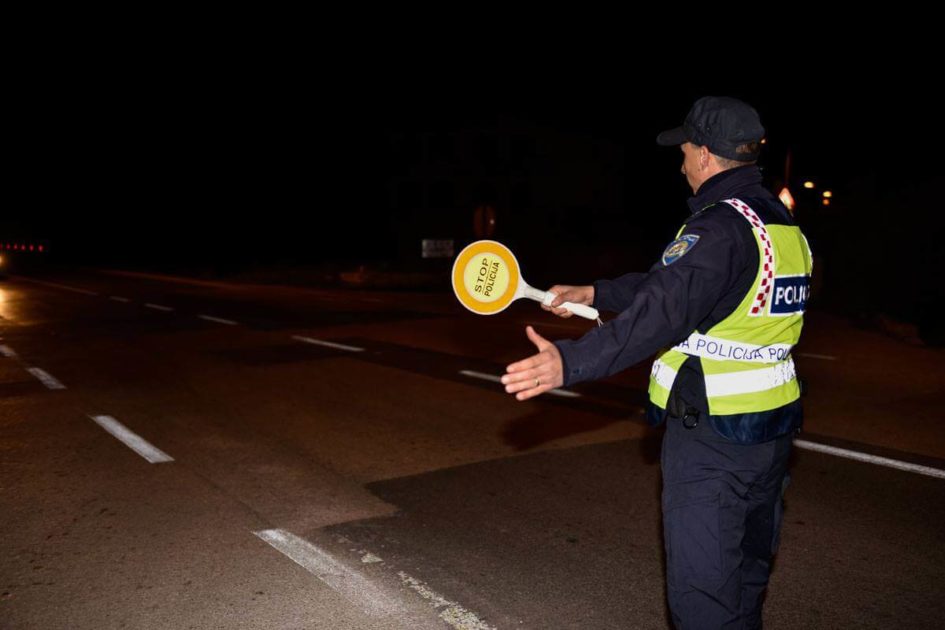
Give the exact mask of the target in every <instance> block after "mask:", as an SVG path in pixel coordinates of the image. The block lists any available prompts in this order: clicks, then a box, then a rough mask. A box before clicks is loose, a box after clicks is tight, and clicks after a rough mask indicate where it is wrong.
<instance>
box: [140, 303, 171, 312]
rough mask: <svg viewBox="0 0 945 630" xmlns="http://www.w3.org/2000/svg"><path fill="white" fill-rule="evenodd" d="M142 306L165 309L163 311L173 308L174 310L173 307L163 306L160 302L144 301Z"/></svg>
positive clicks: (159, 309) (158, 309) (157, 309)
mask: <svg viewBox="0 0 945 630" xmlns="http://www.w3.org/2000/svg"><path fill="white" fill-rule="evenodd" d="M144 306H145V307H146V308H153V309H154V310H156V311H165V312H167V311H173V310H174V308H173V307H171V306H164V305H162V304H152V303H151V302H147V303H145V305H144Z"/></svg>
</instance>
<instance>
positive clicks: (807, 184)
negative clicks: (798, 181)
mask: <svg viewBox="0 0 945 630" xmlns="http://www.w3.org/2000/svg"><path fill="white" fill-rule="evenodd" d="M813 187H814V182H811V181H807V182H804V188H807V189H808V190H810V189H811V188H813Z"/></svg>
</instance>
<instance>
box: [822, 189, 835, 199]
mask: <svg viewBox="0 0 945 630" xmlns="http://www.w3.org/2000/svg"><path fill="white" fill-rule="evenodd" d="M832 197H833V193H832V192H830V191H829V190H825V191H824V199H830V198H832Z"/></svg>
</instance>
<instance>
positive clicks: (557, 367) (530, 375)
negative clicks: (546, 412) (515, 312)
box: [502, 326, 564, 400]
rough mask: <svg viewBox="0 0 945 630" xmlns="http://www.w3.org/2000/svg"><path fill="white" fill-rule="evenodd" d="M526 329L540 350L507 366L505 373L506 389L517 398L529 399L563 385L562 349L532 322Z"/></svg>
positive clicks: (503, 379) (503, 378)
mask: <svg viewBox="0 0 945 630" xmlns="http://www.w3.org/2000/svg"><path fill="white" fill-rule="evenodd" d="M525 333H526V334H527V335H528V338H529V339H530V340H531V342H532V343H533V344H535V346H536V347H537V348H538V354H535V355H532V356H530V357H528V358H527V359H522V360H521V361H518V362H517V363H512V364H511V365H509V366H508V367H507V368H506V374H505V375H504V376H503V377H502V382H503V383H504V384H505V391H507V392H508V393H510V394H515V398H516V399H518V400H528V399H529V398H532V397H533V396H537V395H538V394H543V393H545V392H547V391H548V390H549V389H554V388H556V387H561V385H562V384H563V383H564V377H563V376H562V371H563V368H562V364H561V353H559V352H558V348H556V347H555V345H554V344H553V343H551V342H550V341H548V340H547V339H545V338H544V337H542V336H541V335H539V334H538V333H536V332H535V329H534V328H532V327H531V326H526V327H525ZM535 379H538V381H537V382H538V385H536V384H535V383H536V380H535ZM516 392H517V393H516Z"/></svg>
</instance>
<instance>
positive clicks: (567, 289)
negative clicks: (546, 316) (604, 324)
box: [541, 284, 594, 317]
mask: <svg viewBox="0 0 945 630" xmlns="http://www.w3.org/2000/svg"><path fill="white" fill-rule="evenodd" d="M548 291H549V292H551V293H554V294H555V296H556V297H555V299H554V300H553V301H552V302H551V306H545V305H544V304H542V305H541V307H542V308H543V309H545V310H546V311H551V312H552V313H554V314H555V315H557V316H558V317H571V316H572V315H574V313H572V312H571V311H569V310H568V309H566V308H561V307H560V306H559V304H561V303H562V302H573V303H574V304H587V305H588V306H590V305H591V304H593V303H594V285H588V286H584V287H572V286H571V285H569V284H556V285H555V286H553V287H551V288H550V289H548Z"/></svg>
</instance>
